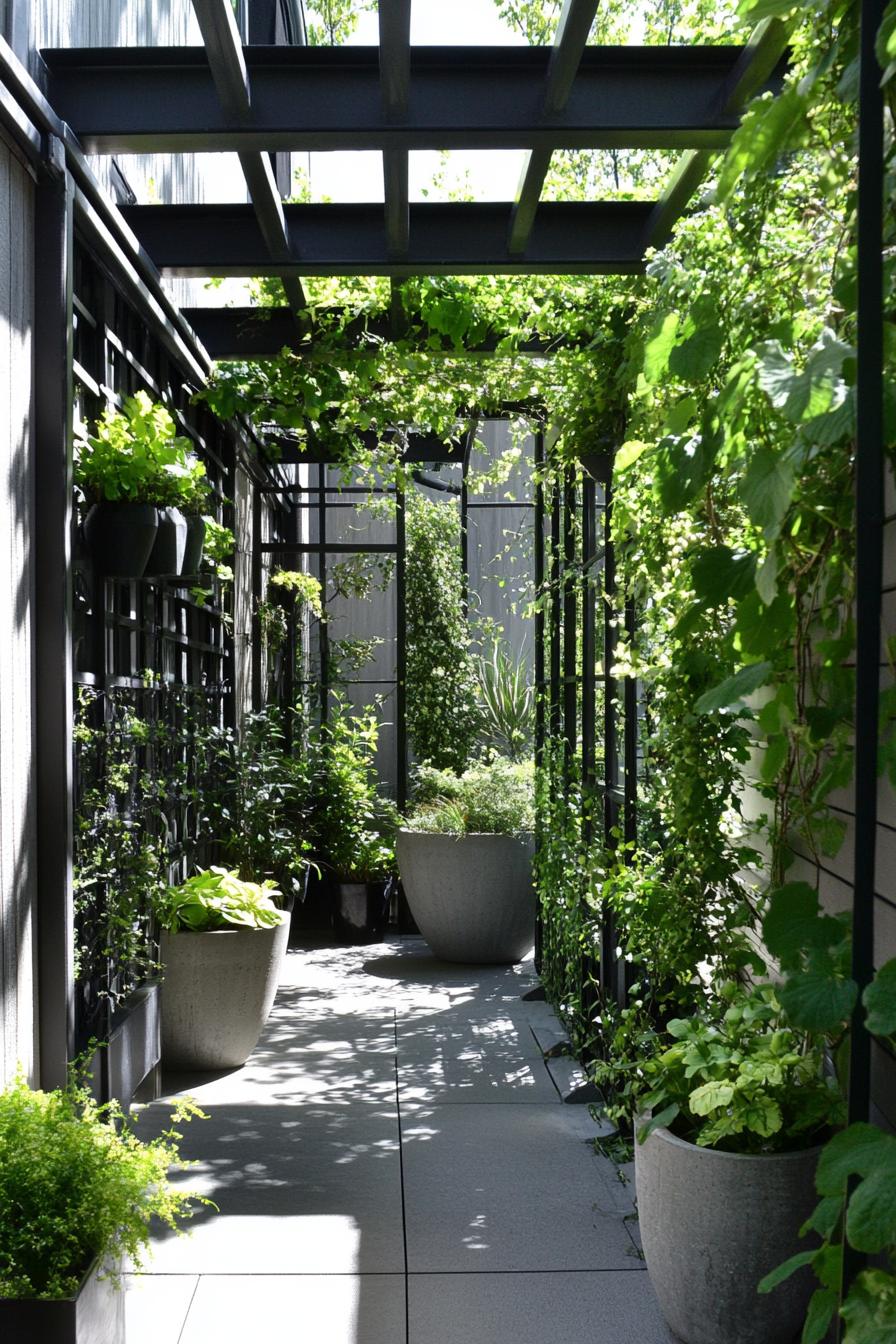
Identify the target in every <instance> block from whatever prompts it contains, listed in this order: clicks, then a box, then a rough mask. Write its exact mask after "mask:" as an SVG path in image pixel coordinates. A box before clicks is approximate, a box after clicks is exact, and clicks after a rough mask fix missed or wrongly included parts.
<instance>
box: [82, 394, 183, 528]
mask: <svg viewBox="0 0 896 1344" xmlns="http://www.w3.org/2000/svg"><path fill="white" fill-rule="evenodd" d="M175 431H176V427H175V423H174V419H173V418H172V416H171V414H170V412H169V411H167V410H166V409H165V407H164V406H162V405H160V404H159V403H158V402H153V401H152V400H151V399H150V397H148V396H147V394H146V393H145V392H137V393H136V394H135V395H134V396H133V397H128V398H127V399H126V400H125V402H124V404H123V407H122V410H121V411H113V410H106V411H105V412H104V414H103V415H102V417H101V418H100V420H99V421H98V422H97V425H96V429H95V431H94V433H93V434H91V435H89V436H88V439H87V442H86V444H81V445H80V446H79V449H78V454H77V460H76V462H75V482H76V484H78V485H79V486H80V487H81V488H82V489H83V490H84V492H85V494H86V495H87V497H88V498H89V499H90V500H111V501H116V500H127V501H131V502H135V503H143V504H158V505H161V506H166V505H179V504H184V505H185V506H186V507H187V508H188V510H189V511H190V512H197V513H198V512H201V510H202V508H203V507H204V506H205V503H206V501H207V499H208V485H207V483H206V481H205V467H204V466H203V464H202V463H201V462H199V461H198V460H197V459H196V457H195V454H194V453H193V451H192V447H193V445H192V443H191V442H190V440H189V439H188V438H185V437H183V436H180V435H178V434H177V433H176V432H175Z"/></svg>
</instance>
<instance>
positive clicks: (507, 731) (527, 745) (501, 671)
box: [477, 643, 535, 761]
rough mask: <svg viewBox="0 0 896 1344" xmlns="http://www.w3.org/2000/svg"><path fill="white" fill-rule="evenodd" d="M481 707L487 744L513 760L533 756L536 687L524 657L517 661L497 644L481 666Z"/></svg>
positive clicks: (479, 675)
mask: <svg viewBox="0 0 896 1344" xmlns="http://www.w3.org/2000/svg"><path fill="white" fill-rule="evenodd" d="M477 672H478V680H479V707H480V710H481V713H482V720H483V736H484V737H485V741H486V744H487V745H488V746H491V747H495V748H496V749H497V750H498V751H500V752H502V753H503V754H504V755H506V756H509V757H510V759H511V760H512V761H520V760H523V759H524V758H525V757H526V756H528V755H530V753H531V750H532V739H533V734H534V729H535V688H534V687H533V686H532V684H531V682H530V681H529V680H528V676H527V667H526V662H525V659H524V657H523V656H522V654H521V655H520V656H519V657H518V658H514V657H512V656H511V654H510V653H509V652H508V651H507V650H506V649H505V648H502V647H501V645H500V644H498V643H496V644H495V646H494V648H493V649H492V654H491V657H490V658H480V659H479V664H478V669H477Z"/></svg>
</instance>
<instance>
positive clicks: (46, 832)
mask: <svg viewBox="0 0 896 1344" xmlns="http://www.w3.org/2000/svg"><path fill="white" fill-rule="evenodd" d="M73 221H74V187H73V184H72V180H71V177H70V175H69V173H68V171H67V169H66V163H65V149H64V146H63V144H62V141H61V140H59V139H57V138H56V137H55V136H49V137H48V139H47V159H46V163H45V165H44V171H43V172H42V174H41V177H40V180H39V182H38V186H37V191H36V199H35V221H34V346H35V350H36V351H37V358H36V359H35V361H34V474H35V480H36V482H37V487H36V490H35V515H36V518H35V521H36V527H35V529H34V548H35V620H34V628H35V668H34V672H35V685H36V687H37V689H38V695H37V696H36V699H35V714H36V757H37V759H36V772H35V780H36V822H37V940H38V1013H39V1023H38V1030H39V1041H40V1081H41V1086H42V1087H44V1088H54V1087H60V1086H62V1085H63V1084H64V1083H65V1081H66V1076H67V1071H68V1064H69V1062H70V1060H71V1058H72V1055H73V1052H74V1041H75V998H74V898H73V845H74V840H73V789H74V778H73V773H74V767H73V746H72V744H73V740H74V688H73V682H72V668H73V663H72V330H73V328H72V259H73V250H74V226H73Z"/></svg>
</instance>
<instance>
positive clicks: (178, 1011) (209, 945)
mask: <svg viewBox="0 0 896 1344" xmlns="http://www.w3.org/2000/svg"><path fill="white" fill-rule="evenodd" d="M288 939H289V916H288V915H284V917H283V919H282V920H281V922H280V923H279V924H277V925H275V926H274V927H273V928H270V929H221V930H215V931H214V932H213V933H187V932H181V933H173V934H172V933H163V934H162V947H161V958H162V964H163V966H164V979H163V981H162V1063H163V1065H164V1066H165V1068H168V1069H227V1068H237V1067H239V1065H240V1064H244V1063H245V1061H246V1059H247V1057H248V1056H249V1054H251V1052H252V1050H254V1048H255V1045H256V1042H257V1041H258V1037H259V1036H260V1035H261V1029H262V1027H263V1026H264V1024H265V1022H266V1021H267V1017H268V1013H269V1012H270V1011H271V1005H272V1004H273V1002H274V995H275V994H276V992H277V986H278V985H279V983H280V972H281V969H282V966H283V957H284V954H285V952H286V944H287V941H288Z"/></svg>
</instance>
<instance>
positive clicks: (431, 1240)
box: [402, 1102, 638, 1273]
mask: <svg viewBox="0 0 896 1344" xmlns="http://www.w3.org/2000/svg"><path fill="white" fill-rule="evenodd" d="M586 1109H587V1108H586ZM581 1110H582V1108H581V1107H565V1106H561V1105H560V1104H559V1103H556V1102H555V1103H551V1104H540V1105H539V1104H520V1103H517V1104H501V1103H498V1104H491V1105H477V1104H471V1105H467V1106H432V1107H429V1108H425V1107H421V1108H420V1109H417V1110H414V1111H412V1112H411V1113H410V1114H409V1115H407V1116H405V1117H403V1119H402V1137H403V1154H404V1176H405V1217H406V1224H407V1242H408V1265H409V1269H410V1270H411V1272H415V1273H426V1272H438V1271H449V1270H450V1271H462V1272H463V1271H469V1270H475V1271H477V1272H483V1271H493V1270H548V1269H566V1270H572V1269H590V1270H595V1269H620V1270H624V1269H630V1268H631V1267H632V1266H637V1264H638V1261H637V1258H636V1251H635V1249H634V1245H633V1243H632V1239H631V1237H630V1235H629V1233H628V1230H627V1228H626V1225H625V1222H624V1215H625V1214H626V1213H628V1212H630V1210H631V1197H630V1194H629V1191H628V1190H627V1188H626V1187H624V1186H622V1185H621V1184H620V1182H619V1181H618V1179H617V1177H616V1172H615V1168H614V1167H613V1164H612V1163H611V1162H609V1161H608V1160H607V1159H606V1158H604V1157H602V1156H598V1155H596V1154H595V1152H594V1150H593V1146H591V1145H590V1144H589V1143H588V1142H586V1139H587V1138H588V1137H589V1136H590V1135H591V1134H593V1125H591V1126H589V1121H588V1117H587V1116H581V1115H580V1114H579V1112H580V1111H581Z"/></svg>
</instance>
